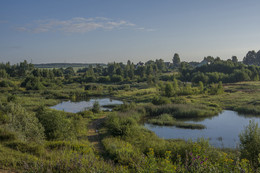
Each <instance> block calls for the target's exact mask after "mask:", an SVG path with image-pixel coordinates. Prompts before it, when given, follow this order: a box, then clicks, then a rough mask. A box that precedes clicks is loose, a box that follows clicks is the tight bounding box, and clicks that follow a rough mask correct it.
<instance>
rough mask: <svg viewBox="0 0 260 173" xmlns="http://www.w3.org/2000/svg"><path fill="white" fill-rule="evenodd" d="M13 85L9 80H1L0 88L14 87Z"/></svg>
mask: <svg viewBox="0 0 260 173" xmlns="http://www.w3.org/2000/svg"><path fill="white" fill-rule="evenodd" d="M14 86H15V85H14V84H13V83H12V82H11V81H10V80H2V81H1V82H0V87H14Z"/></svg>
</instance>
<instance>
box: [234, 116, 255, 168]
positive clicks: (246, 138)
mask: <svg viewBox="0 0 260 173" xmlns="http://www.w3.org/2000/svg"><path fill="white" fill-rule="evenodd" d="M239 138H240V151H241V158H246V159H248V160H249V161H250V162H251V164H252V165H253V166H254V167H255V168H257V167H258V166H260V165H259V162H258V156H259V154H260V128H259V127H258V123H255V122H254V121H250V122H249V125H248V126H247V127H245V129H244V131H243V132H242V133H241V134H240V135H239Z"/></svg>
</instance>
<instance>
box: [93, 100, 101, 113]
mask: <svg viewBox="0 0 260 173" xmlns="http://www.w3.org/2000/svg"><path fill="white" fill-rule="evenodd" d="M92 112H93V113H99V112H100V105H99V102H98V101H95V102H94V104H93V107H92Z"/></svg>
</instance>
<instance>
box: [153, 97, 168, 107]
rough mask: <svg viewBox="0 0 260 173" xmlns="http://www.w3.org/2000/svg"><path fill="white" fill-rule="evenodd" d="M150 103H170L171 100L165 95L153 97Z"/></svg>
mask: <svg viewBox="0 0 260 173" xmlns="http://www.w3.org/2000/svg"><path fill="white" fill-rule="evenodd" d="M152 103H153V104H154V105H164V104H169V103H171V100H170V99H168V98H166V97H154V98H153V100H152Z"/></svg>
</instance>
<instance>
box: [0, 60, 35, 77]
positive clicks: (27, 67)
mask: <svg viewBox="0 0 260 173" xmlns="http://www.w3.org/2000/svg"><path fill="white" fill-rule="evenodd" d="M33 68H34V66H33V64H31V63H27V61H26V60H24V62H20V63H19V64H14V65H11V64H10V62H7V63H5V64H4V63H0V78H6V77H8V76H10V77H23V76H26V75H27V74H28V73H29V72H31V70H32V69H33Z"/></svg>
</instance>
